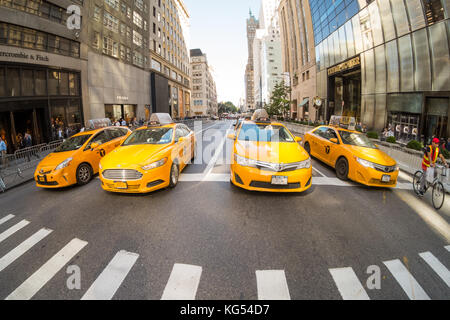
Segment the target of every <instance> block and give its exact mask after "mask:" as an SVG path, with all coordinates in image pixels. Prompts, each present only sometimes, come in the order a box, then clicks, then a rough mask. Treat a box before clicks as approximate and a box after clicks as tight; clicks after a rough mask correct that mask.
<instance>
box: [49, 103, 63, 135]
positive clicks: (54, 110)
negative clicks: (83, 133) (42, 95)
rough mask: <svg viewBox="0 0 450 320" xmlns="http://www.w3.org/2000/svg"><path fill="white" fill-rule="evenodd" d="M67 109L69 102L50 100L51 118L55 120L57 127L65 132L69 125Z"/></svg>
mask: <svg viewBox="0 0 450 320" xmlns="http://www.w3.org/2000/svg"><path fill="white" fill-rule="evenodd" d="M66 108H67V100H65V99H60V100H50V113H51V117H52V118H53V119H54V120H55V122H56V124H57V127H62V128H63V130H64V129H65V127H66V125H67V119H66Z"/></svg>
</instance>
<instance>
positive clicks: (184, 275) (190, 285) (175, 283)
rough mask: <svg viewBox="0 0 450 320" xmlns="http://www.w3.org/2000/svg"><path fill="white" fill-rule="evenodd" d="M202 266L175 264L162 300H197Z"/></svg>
mask: <svg viewBox="0 0 450 320" xmlns="http://www.w3.org/2000/svg"><path fill="white" fill-rule="evenodd" d="M201 274H202V267H198V266H192V265H187V264H178V263H177V264H175V265H174V266H173V269H172V273H171V274H170V277H169V281H168V282H167V285H166V287H165V289H164V292H163V295H162V298H161V300H195V295H196V294H197V289H198V285H199V283H200V276H201Z"/></svg>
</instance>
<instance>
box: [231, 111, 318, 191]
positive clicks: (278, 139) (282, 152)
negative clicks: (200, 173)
mask: <svg viewBox="0 0 450 320" xmlns="http://www.w3.org/2000/svg"><path fill="white" fill-rule="evenodd" d="M228 138H229V139H231V140H234V144H233V150H232V155H231V183H233V184H234V185H236V186H238V187H241V188H244V189H247V190H252V191H266V192H303V191H305V190H307V189H309V188H310V187H311V179H312V166H311V158H310V156H309V154H308V153H307V152H306V151H305V150H304V149H303V148H302V147H301V146H300V144H299V142H300V141H301V138H300V137H295V136H294V135H293V134H292V133H291V132H290V131H289V130H288V129H287V128H286V127H285V126H283V125H282V124H281V123H277V122H271V121H270V120H269V116H268V114H267V112H266V111H265V110H262V109H261V110H256V111H255V113H254V115H253V117H252V120H250V121H244V122H242V124H241V125H240V127H239V128H238V130H237V131H236V133H234V134H230V135H229V136H228Z"/></svg>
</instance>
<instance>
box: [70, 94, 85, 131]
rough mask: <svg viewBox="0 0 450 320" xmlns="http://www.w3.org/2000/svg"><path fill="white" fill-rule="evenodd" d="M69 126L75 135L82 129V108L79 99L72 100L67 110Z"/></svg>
mask: <svg viewBox="0 0 450 320" xmlns="http://www.w3.org/2000/svg"><path fill="white" fill-rule="evenodd" d="M67 115H68V118H67V125H68V127H69V128H70V130H71V131H72V132H73V133H75V132H78V130H79V129H81V127H82V121H81V108H80V100H79V99H71V100H70V101H69V108H68V110H67Z"/></svg>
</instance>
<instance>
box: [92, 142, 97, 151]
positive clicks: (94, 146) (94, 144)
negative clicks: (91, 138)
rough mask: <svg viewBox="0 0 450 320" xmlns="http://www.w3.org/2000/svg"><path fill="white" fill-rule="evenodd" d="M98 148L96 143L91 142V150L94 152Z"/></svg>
mask: <svg viewBox="0 0 450 320" xmlns="http://www.w3.org/2000/svg"><path fill="white" fill-rule="evenodd" d="M98 146H99V144H98V143H97V142H92V143H91V150H94V149H95V148H97V147H98Z"/></svg>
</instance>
